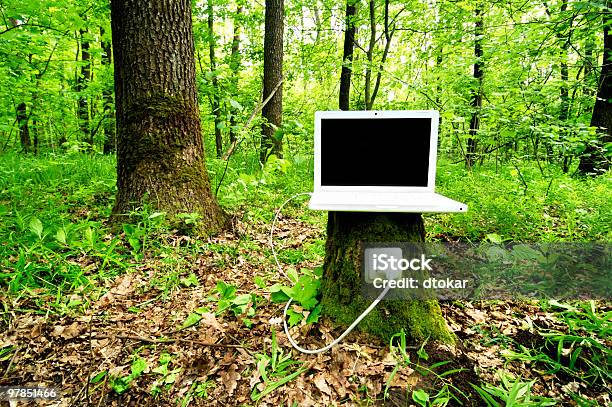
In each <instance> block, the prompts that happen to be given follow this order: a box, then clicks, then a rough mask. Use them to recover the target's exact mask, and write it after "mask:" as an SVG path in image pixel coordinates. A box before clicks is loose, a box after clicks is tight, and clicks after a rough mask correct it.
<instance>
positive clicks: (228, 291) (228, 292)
mask: <svg viewBox="0 0 612 407" xmlns="http://www.w3.org/2000/svg"><path fill="white" fill-rule="evenodd" d="M236 290H237V288H236V287H234V286H233V285H230V284H226V283H225V282H224V281H217V292H218V293H219V295H220V296H221V298H222V299H224V300H231V299H233V298H235V297H236Z"/></svg>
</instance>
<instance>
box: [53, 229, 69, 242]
mask: <svg viewBox="0 0 612 407" xmlns="http://www.w3.org/2000/svg"><path fill="white" fill-rule="evenodd" d="M55 240H57V241H58V242H60V243H62V244H66V232H65V231H64V228H61V229H57V231H56V232H55Z"/></svg>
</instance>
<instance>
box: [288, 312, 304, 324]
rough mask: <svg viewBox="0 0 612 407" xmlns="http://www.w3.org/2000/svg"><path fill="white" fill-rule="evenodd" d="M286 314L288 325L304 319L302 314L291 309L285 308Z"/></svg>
mask: <svg viewBox="0 0 612 407" xmlns="http://www.w3.org/2000/svg"><path fill="white" fill-rule="evenodd" d="M287 315H289V325H290V326H294V325H296V324H298V323H299V322H300V321H301V320H303V319H304V315H303V314H301V313H299V312H295V311H294V310H292V309H289V310H287Z"/></svg>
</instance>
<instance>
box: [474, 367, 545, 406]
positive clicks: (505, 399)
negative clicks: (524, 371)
mask: <svg viewBox="0 0 612 407" xmlns="http://www.w3.org/2000/svg"><path fill="white" fill-rule="evenodd" d="M500 378H501V384H500V385H498V386H493V385H491V384H488V383H487V384H484V385H483V386H482V387H481V386H477V385H474V384H472V387H473V388H474V389H475V390H476V391H477V392H478V394H479V395H480V397H481V398H482V400H483V401H484V402H485V403H486V404H487V406H489V407H501V406H506V407H513V406H516V407H526V406H542V407H543V406H554V405H556V404H557V403H556V402H555V401H554V400H553V399H551V398H547V397H539V396H534V395H533V394H531V387H532V386H533V384H534V383H535V380H532V381H529V382H523V381H521V379H520V378H516V379H514V380H513V378H512V377H510V376H508V375H507V374H504V373H500Z"/></svg>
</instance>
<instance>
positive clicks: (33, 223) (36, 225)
mask: <svg viewBox="0 0 612 407" xmlns="http://www.w3.org/2000/svg"><path fill="white" fill-rule="evenodd" d="M30 230H31V231H32V233H34V234H35V235H36V236H38V238H39V239H42V233H43V225H42V222H41V221H40V219H38V218H32V219H31V220H30Z"/></svg>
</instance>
